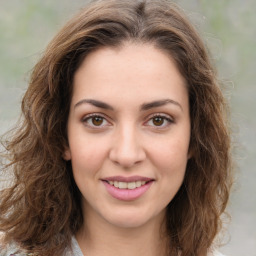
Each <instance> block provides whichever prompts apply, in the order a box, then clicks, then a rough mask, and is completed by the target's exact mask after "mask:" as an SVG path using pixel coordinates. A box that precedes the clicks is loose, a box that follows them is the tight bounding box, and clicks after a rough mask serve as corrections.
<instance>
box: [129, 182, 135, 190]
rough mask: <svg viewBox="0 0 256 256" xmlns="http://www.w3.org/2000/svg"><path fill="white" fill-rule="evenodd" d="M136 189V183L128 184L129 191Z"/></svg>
mask: <svg viewBox="0 0 256 256" xmlns="http://www.w3.org/2000/svg"><path fill="white" fill-rule="evenodd" d="M134 188H136V183H135V182H128V189H134Z"/></svg>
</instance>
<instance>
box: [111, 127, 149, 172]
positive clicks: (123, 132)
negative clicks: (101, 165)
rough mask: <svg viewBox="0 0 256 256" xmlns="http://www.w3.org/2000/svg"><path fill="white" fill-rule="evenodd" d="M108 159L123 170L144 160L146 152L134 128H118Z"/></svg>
mask: <svg viewBox="0 0 256 256" xmlns="http://www.w3.org/2000/svg"><path fill="white" fill-rule="evenodd" d="M109 158H110V160H111V161H112V162H114V163H115V164H118V165H120V166H122V167H124V168H130V167H132V166H134V165H136V164H138V163H141V162H142V161H143V160H145V158H146V152H145V150H144V148H143V145H142V142H141V140H140V138H139V134H138V132H137V131H136V128H133V127H123V128H121V127H120V129H118V130H117V131H116V132H115V135H114V139H113V142H112V147H111V150H110V152H109Z"/></svg>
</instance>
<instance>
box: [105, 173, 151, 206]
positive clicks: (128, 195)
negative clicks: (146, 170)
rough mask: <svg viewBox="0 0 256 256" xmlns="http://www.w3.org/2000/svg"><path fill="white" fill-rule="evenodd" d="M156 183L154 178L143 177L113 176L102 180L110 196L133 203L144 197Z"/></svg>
mask: <svg viewBox="0 0 256 256" xmlns="http://www.w3.org/2000/svg"><path fill="white" fill-rule="evenodd" d="M154 181H155V180H154V179H152V178H148V177H141V176H132V177H123V176H112V177H107V178H104V179H102V182H103V184H104V185H105V187H106V190H107V192H108V193H109V195H110V196H112V197H113V198H115V199H118V200H122V201H132V200H136V199H138V198H140V197H142V196H143V195H144V194H145V193H146V192H147V190H149V188H150V187H151V185H152V184H153V183H154Z"/></svg>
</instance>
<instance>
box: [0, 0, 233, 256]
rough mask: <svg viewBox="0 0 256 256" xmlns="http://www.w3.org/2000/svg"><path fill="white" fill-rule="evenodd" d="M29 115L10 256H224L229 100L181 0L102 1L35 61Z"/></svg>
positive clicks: (17, 158) (8, 220) (8, 200)
mask: <svg viewBox="0 0 256 256" xmlns="http://www.w3.org/2000/svg"><path fill="white" fill-rule="evenodd" d="M22 113H23V123H22V124H21V125H20V126H19V127H18V128H17V131H16V133H15V136H14V137H13V138H12V140H11V141H9V142H8V143H7V145H6V149H7V153H8V157H9V158H10V162H9V163H8V164H7V165H6V166H5V169H6V170H10V171H12V172H14V175H15V182H14V184H13V186H12V187H11V188H8V189H6V190H3V191H2V192H1V204H0V212H1V215H0V231H2V232H4V237H3V244H5V245H6V244H9V252H7V250H8V246H3V247H4V248H5V249H4V248H3V249H2V251H4V250H5V252H4V253H2V255H9V254H10V253H17V255H30V254H29V253H32V255H106V256H107V255H181V256H185V255H198V256H201V255H202V256H205V255H217V254H216V253H215V254H214V252H213V251H214V239H215V238H216V235H217V234H218V232H219V231H220V229H221V218H220V216H221V214H222V213H223V212H224V211H225V208H226V205H227V201H228V197H229V191H230V186H231V183H232V182H231V181H232V179H231V157H230V135H229V130H228V126H227V118H226V104H225V101H224V99H223V96H222V93H221V91H220V88H219V85H218V83H217V80H216V74H215V71H214V70H213V67H212V65H211V63H210V61H209V58H208V55H207V52H206V50H205V47H204V45H203V43H202V41H201V39H200V37H199V36H198V34H197V32H196V31H195V29H194V28H193V26H192V25H191V24H190V23H189V22H188V21H187V19H186V17H185V16H184V15H183V13H182V12H181V10H179V9H178V8H177V7H176V6H175V5H174V4H172V3H171V2H169V1H164V0H163V1H159V0H152V1H134V0H132V1H120V0H103V1H96V2H92V3H91V4H90V5H88V6H87V7H86V8H85V9H84V10H82V11H81V12H80V13H79V14H78V15H76V16H75V17H74V18H73V19H72V20H71V21H69V22H68V23H67V25H66V26H65V27H64V28H63V29H62V30H61V31H60V32H59V33H58V34H57V36H56V37H55V38H54V39H53V40H52V42H51V43H50V44H49V46H48V48H47V49H46V51H45V54H44V55H43V57H42V59H41V60H40V61H39V62H38V64H37V65H36V66H35V68H34V70H33V73H32V76H31V81H30V84H29V87H28V90H27V92H26V94H25V96H24V98H23V101H22ZM12 246H13V247H12ZM6 248H7V249H6ZM12 248H13V251H12ZM19 253H20V254H19ZM22 253H23V254H22Z"/></svg>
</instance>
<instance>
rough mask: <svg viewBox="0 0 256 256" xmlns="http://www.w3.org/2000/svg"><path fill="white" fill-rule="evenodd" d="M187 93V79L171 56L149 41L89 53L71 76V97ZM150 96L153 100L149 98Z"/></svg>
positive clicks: (182, 94) (160, 95)
mask: <svg viewBox="0 0 256 256" xmlns="http://www.w3.org/2000/svg"><path fill="white" fill-rule="evenodd" d="M166 94H171V95H173V96H175V97H177V98H182V97H184V94H187V90H186V82H185V80H184V78H183V77H182V75H181V74H180V72H179V71H178V68H177V66H176V64H175V62H174V60H172V58H171V57H170V56H169V55H168V54H166V53H165V52H163V51H161V50H159V49H157V48H156V47H154V46H153V45H151V44H134V43H127V44H125V45H123V46H122V47H118V48H111V47H104V48H100V49H98V50H96V51H94V52H92V53H90V54H89V55H88V56H87V57H86V58H85V59H84V60H83V62H82V63H81V65H80V67H79V68H78V70H77V71H76V73H75V77H74V93H73V97H74V98H76V100H78V99H77V98H79V97H82V96H83V97H85V96H87V97H102V98H104V99H105V98H110V97H112V98H113V97H116V96H117V95H118V97H119V98H120V97H124V96H126V97H128V96H130V97H135V96H136V98H140V97H146V98H147V99H148V100H154V98H155V97H164V96H165V95H166ZM150 98H152V99H150Z"/></svg>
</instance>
